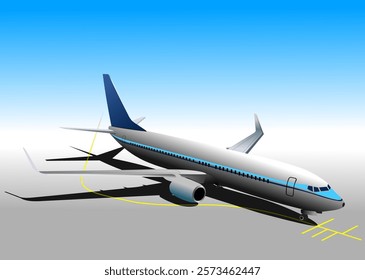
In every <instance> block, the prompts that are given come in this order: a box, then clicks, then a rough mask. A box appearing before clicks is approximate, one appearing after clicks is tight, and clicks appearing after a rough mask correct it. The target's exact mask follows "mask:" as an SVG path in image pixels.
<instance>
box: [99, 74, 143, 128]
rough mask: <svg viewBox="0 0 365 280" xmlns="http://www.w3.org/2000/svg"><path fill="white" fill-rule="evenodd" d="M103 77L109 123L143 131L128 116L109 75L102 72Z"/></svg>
mask: <svg viewBox="0 0 365 280" xmlns="http://www.w3.org/2000/svg"><path fill="white" fill-rule="evenodd" d="M103 78H104V88H105V95H106V101H107V103H108V109H109V116H110V123H111V125H112V126H114V127H120V128H126V129H133V130H141V131H145V130H144V129H143V128H142V127H140V126H139V125H138V124H136V123H134V122H133V121H132V120H131V119H130V117H129V116H128V113H127V111H126V110H125V108H124V106H123V103H122V101H120V98H119V96H118V93H117V91H116V89H115V87H114V85H113V82H112V80H111V79H110V77H109V75H108V74H104V75H103Z"/></svg>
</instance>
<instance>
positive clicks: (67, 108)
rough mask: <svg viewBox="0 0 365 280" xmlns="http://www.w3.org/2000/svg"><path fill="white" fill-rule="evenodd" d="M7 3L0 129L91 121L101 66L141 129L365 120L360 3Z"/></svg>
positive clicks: (1, 24)
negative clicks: (141, 121)
mask: <svg viewBox="0 0 365 280" xmlns="http://www.w3.org/2000/svg"><path fill="white" fill-rule="evenodd" d="M7 2H8V3H3V2H2V3H1V4H0V34H1V36H0V50H1V52H0V71H1V73H0V81H1V82H0V98H1V105H0V106H1V107H0V117H1V123H0V124H1V125H2V126H5V127H11V126H21V127H30V126H35V125H40V126H42V125H52V126H57V127H58V126H62V125H69V126H90V125H94V124H95V123H96V122H97V120H98V119H99V117H100V115H101V114H102V113H104V115H106V114H107V110H106V104H105V98H104V93H103V84H102V74H103V73H109V74H110V75H111V77H112V79H113V81H114V83H115V85H116V87H117V89H118V91H119V93H121V95H122V98H123V100H124V102H125V103H126V106H127V108H128V109H129V112H130V115H131V116H132V117H139V116H141V115H144V116H147V117H148V119H147V120H148V121H149V122H150V123H151V124H152V123H154V124H158V123H161V124H162V123H164V124H167V123H169V122H172V123H174V122H176V123H177V124H182V123H185V122H187V121H189V122H192V121H195V122H196V123H197V124H198V125H207V124H209V123H213V125H224V124H225V123H227V122H233V124H234V125H242V126H243V125H245V124H249V125H252V124H251V122H252V114H253V113H255V112H256V113H258V114H259V116H260V118H261V120H262V122H265V123H266V125H271V124H276V125H278V124H282V125H293V124H307V125H309V126H310V125H361V126H363V125H364V124H365V121H364V120H365V110H364V108H365V107H364V104H365V79H364V78H365V16H364V14H365V5H364V4H361V1H359V2H354V1H343V2H341V3H338V2H336V1H275V3H272V1H220V2H218V3H216V2H214V1H99V2H96V3H94V2H91V1H77V3H75V1H60V3H56V1H31V2H29V3H28V2H22V1H11V2H10V1H7ZM172 116H173V117H172ZM147 120H146V124H147V125H148V123H147ZM105 124H106V125H107V123H105Z"/></svg>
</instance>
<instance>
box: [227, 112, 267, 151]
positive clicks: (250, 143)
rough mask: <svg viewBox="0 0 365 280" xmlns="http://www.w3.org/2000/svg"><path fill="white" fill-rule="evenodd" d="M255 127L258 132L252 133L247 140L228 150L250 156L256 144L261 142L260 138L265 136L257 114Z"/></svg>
mask: <svg viewBox="0 0 365 280" xmlns="http://www.w3.org/2000/svg"><path fill="white" fill-rule="evenodd" d="M255 127H256V131H255V132H254V133H252V134H251V135H250V136H248V137H246V138H245V139H243V140H241V141H240V142H238V143H237V144H235V145H233V146H232V147H229V148H227V149H228V150H233V151H237V152H241V153H246V154H248V153H249V152H250V151H251V149H252V148H253V147H254V146H255V145H256V143H257V142H258V141H259V140H260V138H261V137H262V136H263V135H264V132H263V131H262V128H261V124H260V121H259V118H258V117H257V115H256V114H255Z"/></svg>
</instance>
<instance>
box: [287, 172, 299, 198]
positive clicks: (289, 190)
mask: <svg viewBox="0 0 365 280" xmlns="http://www.w3.org/2000/svg"><path fill="white" fill-rule="evenodd" d="M296 183H297V178H295V177H289V178H288V180H287V181H286V190H285V191H286V195H287V196H294V189H295V184H296Z"/></svg>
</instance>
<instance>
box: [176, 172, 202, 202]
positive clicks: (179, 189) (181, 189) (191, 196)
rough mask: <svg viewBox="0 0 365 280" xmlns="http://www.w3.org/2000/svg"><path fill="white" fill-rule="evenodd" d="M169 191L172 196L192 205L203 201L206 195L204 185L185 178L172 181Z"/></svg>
mask: <svg viewBox="0 0 365 280" xmlns="http://www.w3.org/2000/svg"><path fill="white" fill-rule="evenodd" d="M169 189H170V192H171V194H172V195H174V196H176V197H177V198H180V199H181V200H184V201H186V202H190V203H197V202H199V201H201V200H202V199H203V198H204V197H205V193H206V192H205V188H204V187H203V186H202V185H200V184H199V183H197V182H194V181H192V180H189V179H186V178H184V177H177V178H174V179H173V180H171V183H170V186H169Z"/></svg>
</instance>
